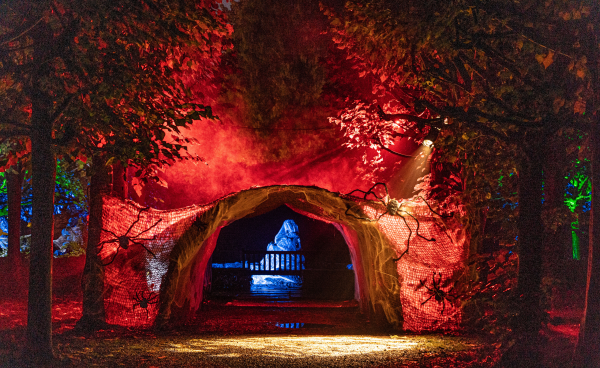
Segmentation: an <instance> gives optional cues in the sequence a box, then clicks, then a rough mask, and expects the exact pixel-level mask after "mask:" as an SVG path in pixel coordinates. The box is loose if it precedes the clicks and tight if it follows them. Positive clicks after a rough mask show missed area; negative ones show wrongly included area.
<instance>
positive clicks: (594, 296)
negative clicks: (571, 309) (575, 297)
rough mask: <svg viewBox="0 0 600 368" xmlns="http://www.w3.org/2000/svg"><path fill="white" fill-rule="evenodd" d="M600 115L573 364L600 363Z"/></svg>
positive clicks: (595, 132)
mask: <svg viewBox="0 0 600 368" xmlns="http://www.w3.org/2000/svg"><path fill="white" fill-rule="evenodd" d="M599 134H600V119H599V117H598V116H596V123H595V125H594V128H593V129H592V135H591V138H590V144H591V147H592V173H591V180H592V209H591V211H590V228H589V237H590V240H589V250H588V269H587V285H586V290H585V308H584V311H583V318H582V320H581V324H580V327H579V340H578V341H577V346H576V348H575V356H574V359H573V367H574V368H584V367H585V368H587V367H600V349H599V347H598V344H599V343H600V297H599V296H600V217H598V214H600V167H598V161H597V160H600V136H599Z"/></svg>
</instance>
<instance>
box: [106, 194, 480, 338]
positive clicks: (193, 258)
mask: <svg viewBox="0 0 600 368" xmlns="http://www.w3.org/2000/svg"><path fill="white" fill-rule="evenodd" d="M281 204H287V205H288V206H289V207H290V208H292V209H294V210H295V211H297V212H300V213H302V214H305V215H308V216H311V217H313V218H317V219H319V220H322V221H326V222H329V223H333V224H335V225H336V227H338V229H340V230H341V231H342V234H343V235H344V237H345V238H346V242H347V243H348V246H349V249H350V253H351V256H352V262H353V264H354V270H355V272H356V279H357V280H356V282H357V296H358V299H359V301H360V302H361V306H363V307H364V308H363V310H364V309H365V308H368V309H369V310H371V311H374V312H375V313H382V314H383V315H384V316H385V318H387V320H388V321H389V322H390V323H392V324H394V325H395V326H397V327H401V328H404V329H406V330H411V331H431V330H439V329H456V328H458V326H459V323H460V321H461V310H460V300H459V298H458V297H457V295H456V293H457V291H458V290H459V289H460V287H459V286H460V285H455V282H456V280H458V279H459V278H460V276H461V275H462V274H463V272H464V271H465V269H466V259H467V257H468V250H469V246H468V242H467V236H466V235H467V234H466V231H465V230H464V229H463V228H461V227H460V225H458V224H457V223H455V222H453V221H452V219H442V218H441V217H440V216H438V215H436V214H434V213H433V212H432V211H431V210H430V209H429V207H428V206H427V204H426V203H425V202H424V201H423V200H419V199H417V200H415V201H407V200H405V201H403V202H402V203H401V207H400V209H399V211H398V212H397V213H396V214H394V215H392V214H385V215H383V216H381V215H382V214H383V212H384V211H385V207H384V206H383V205H382V204H381V203H379V202H372V201H365V200H362V199H358V198H355V197H350V196H343V195H339V194H336V193H331V192H328V191H325V190H323V189H319V188H314V187H300V186H274V187H265V188H255V189H251V190H248V191H243V192H240V193H236V194H232V195H229V196H227V197H225V198H222V199H220V200H218V201H215V202H213V203H210V204H207V205H202V206H190V207H186V208H182V209H177V210H168V211H160V210H155V209H151V208H143V207H140V206H139V205H137V204H135V203H133V202H131V201H122V200H120V199H117V198H114V197H105V198H104V210H103V219H102V228H103V231H102V236H101V242H100V247H99V249H100V250H101V251H100V257H101V259H102V262H103V264H105V266H104V285H105V289H104V291H105V293H104V295H105V297H104V305H105V310H106V319H107V322H109V323H114V324H120V325H126V326H150V325H152V324H154V323H155V320H156V318H157V315H158V314H159V309H160V310H161V313H164V314H169V313H172V309H171V307H179V308H182V307H187V308H188V309H190V310H191V311H192V312H193V311H195V310H196V309H197V308H198V306H199V305H200V303H201V300H202V288H203V283H204V271H205V267H207V262H208V257H210V254H212V251H213V250H214V246H215V244H216V238H217V237H218V233H219V229H220V228H221V227H223V226H227V225H228V224H230V223H231V222H233V221H235V220H237V219H239V218H242V217H244V216H247V215H253V214H258V213H256V211H259V209H260V210H261V211H263V212H264V211H265V210H268V209H269V208H270V209H274V208H275V207H277V206H279V205H281ZM263 207H264V208H263ZM366 216H368V217H369V218H370V219H377V218H379V219H378V220H376V221H367V220H366ZM380 216H381V217H380ZM200 219H201V221H200ZM417 228H418V233H417ZM123 245H124V246H123ZM265 246H266V244H265ZM407 247H409V248H408V252H406V250H407ZM398 258H400V259H398ZM455 290H456V291H455ZM167 299H168V300H167ZM159 306H160V308H159ZM161 318H169V316H166V317H165V316H162V317H161Z"/></svg>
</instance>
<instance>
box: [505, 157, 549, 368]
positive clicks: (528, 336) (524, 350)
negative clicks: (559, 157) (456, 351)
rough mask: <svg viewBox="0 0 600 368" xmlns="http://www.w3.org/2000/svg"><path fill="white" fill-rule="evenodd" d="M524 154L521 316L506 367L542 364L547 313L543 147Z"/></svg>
mask: <svg viewBox="0 0 600 368" xmlns="http://www.w3.org/2000/svg"><path fill="white" fill-rule="evenodd" d="M524 156H525V157H524V158H523V159H521V161H520V165H519V168H518V171H519V184H518V190H519V217H518V219H517V227H518V230H519V237H518V241H517V244H518V252H519V275H518V285H517V290H516V293H517V302H518V311H517V312H518V316H517V317H516V319H515V320H514V321H513V323H514V324H513V326H512V327H513V331H514V333H515V337H516V339H517V342H516V343H515V345H513V347H512V348H511V349H509V351H508V352H507V353H506V354H505V356H504V357H503V365H504V366H505V367H539V366H541V354H540V352H539V351H538V350H537V347H538V345H539V330H540V327H541V321H542V313H543V311H542V310H541V306H540V290H541V288H540V285H541V281H542V261H543V257H542V256H543V254H542V253H543V234H544V228H543V224H542V216H541V215H542V184H543V175H542V173H543V170H542V164H543V159H542V157H543V150H542V149H541V147H539V146H536V147H533V148H532V149H530V150H528V151H527V152H526V155H524Z"/></svg>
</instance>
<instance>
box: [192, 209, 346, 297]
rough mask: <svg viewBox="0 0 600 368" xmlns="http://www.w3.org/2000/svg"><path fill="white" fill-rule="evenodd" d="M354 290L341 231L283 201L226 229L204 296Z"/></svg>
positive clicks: (208, 272)
mask: <svg viewBox="0 0 600 368" xmlns="http://www.w3.org/2000/svg"><path fill="white" fill-rule="evenodd" d="M290 230H291V231H292V232H291V234H290ZM280 259H281V262H280ZM255 266H256V267H255ZM354 291H355V275H354V271H353V265H352V259H351V257H350V252H349V250H348V245H347V244H346V242H345V240H344V237H343V236H342V234H341V233H340V232H339V231H338V230H337V229H336V228H335V226H333V225H332V224H328V223H326V222H323V221H319V220H316V219H314V218H310V217H307V216H304V215H302V214H299V213H297V212H295V211H293V210H292V209H290V208H289V207H287V206H280V207H278V208H276V209H274V210H273V211H270V212H268V213H265V214H261V215H258V216H254V217H245V218H242V219H240V220H237V221H235V222H233V223H232V224H230V225H228V226H226V227H224V228H223V229H221V232H220V234H219V238H218V240H217V244H216V247H215V251H214V252H213V254H212V257H211V259H210V261H209V264H208V265H207V267H206V275H205V290H204V299H205V300H245V301H253V300H254V301H265V300H266V301H282V300H288V301H292V300H293V301H308V300H319V301H321V300H327V301H348V300H353V299H354V298H355V295H354Z"/></svg>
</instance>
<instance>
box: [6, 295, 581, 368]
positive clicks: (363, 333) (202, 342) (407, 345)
mask: <svg viewBox="0 0 600 368" xmlns="http://www.w3.org/2000/svg"><path fill="white" fill-rule="evenodd" d="M26 311H27V307H26V303H25V301H24V300H21V301H14V300H11V299H6V298H4V300H0V366H1V367H21V366H26V364H24V359H23V358H24V357H23V356H22V351H21V349H22V347H23V346H24V341H25V327H26ZM571 314H573V313H571ZM575 314H576V313H575ZM80 316H81V298H80V296H77V295H70V296H69V295H67V296H62V297H56V298H55V300H54V307H53V332H54V334H53V336H54V337H53V339H54V341H53V342H54V351H55V355H56V360H55V361H54V362H47V364H46V366H49V367H113V366H126V367H492V366H494V365H495V363H496V362H497V361H498V359H499V357H500V354H501V352H502V349H498V347H499V346H498V345H497V344H495V343H494V341H493V340H490V339H489V338H484V337H473V336H460V335H453V336H450V335H442V334H427V335H415V334H399V333H398V332H393V331H385V330H382V329H381V328H380V327H378V326H375V325H374V324H373V323H371V322H370V321H368V320H366V319H365V318H364V317H363V316H362V315H360V313H358V309H357V307H356V306H355V304H353V303H352V302H346V303H329V304H328V303H297V304H291V303H287V304H286V303H279V304H277V303H270V302H266V303H256V302H252V303H243V302H235V301H234V302H229V303H226V302H211V303H208V304H207V305H206V306H205V307H204V309H203V310H202V312H201V313H200V314H199V315H198V317H197V318H196V319H195V320H194V321H192V322H190V323H189V324H187V325H185V326H182V327H179V328H177V329H173V330H171V331H163V332H161V333H155V332H153V331H151V330H136V329H127V328H119V327H115V328H114V329H110V330H103V331H99V332H97V333H95V334H94V335H91V336H90V335H84V334H81V333H79V332H77V331H75V329H74V327H75V322H76V321H77V320H78V319H79V318H80ZM576 317H577V316H576V315H568V314H565V313H563V314H562V315H561V314H559V313H557V314H555V315H554V316H553V317H552V319H553V320H554V321H555V323H556V324H557V326H554V325H551V326H550V327H549V328H548V329H547V331H546V335H547V344H546V345H547V346H546V348H545V351H547V354H546V356H545V358H546V359H545V360H546V363H547V364H546V365H547V366H548V367H568V363H569V359H570V351H571V350H572V347H573V344H574V341H575V340H574V336H576V329H577V326H576V325H575V324H573V323H571V322H572V321H574V320H575V318H576ZM559 322H560V323H559Z"/></svg>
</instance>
